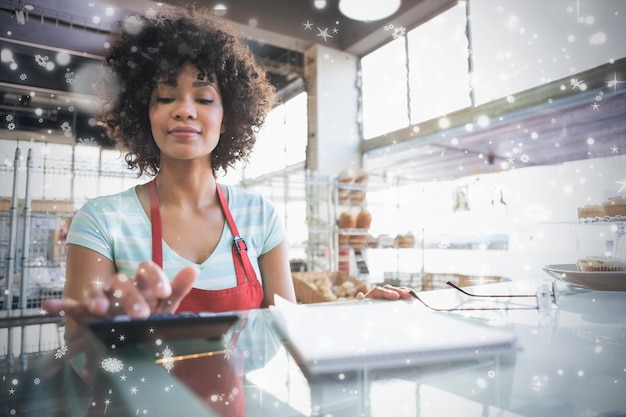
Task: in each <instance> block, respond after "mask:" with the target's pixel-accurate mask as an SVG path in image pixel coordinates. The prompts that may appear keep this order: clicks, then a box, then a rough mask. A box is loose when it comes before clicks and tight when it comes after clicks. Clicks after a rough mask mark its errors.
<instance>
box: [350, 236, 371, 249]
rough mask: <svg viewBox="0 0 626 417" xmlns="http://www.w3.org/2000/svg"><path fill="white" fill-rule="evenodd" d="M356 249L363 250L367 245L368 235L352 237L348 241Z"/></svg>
mask: <svg viewBox="0 0 626 417" xmlns="http://www.w3.org/2000/svg"><path fill="white" fill-rule="evenodd" d="M348 242H349V244H350V246H351V247H352V248H354V249H362V248H363V247H364V246H365V244H366V243H367V235H350V236H349V240H348Z"/></svg>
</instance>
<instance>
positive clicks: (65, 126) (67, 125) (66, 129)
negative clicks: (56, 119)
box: [61, 122, 72, 132]
mask: <svg viewBox="0 0 626 417" xmlns="http://www.w3.org/2000/svg"><path fill="white" fill-rule="evenodd" d="M61 130H62V131H64V132H71V131H72V127H71V126H70V123H69V122H63V123H62V124H61Z"/></svg>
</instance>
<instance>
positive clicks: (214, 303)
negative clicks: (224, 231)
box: [150, 178, 263, 313]
mask: <svg viewBox="0 0 626 417" xmlns="http://www.w3.org/2000/svg"><path fill="white" fill-rule="evenodd" d="M216 189H217V195H218V198H219V202H220V206H221V207H222V211H223V212H224V216H225V217H226V222H227V223H228V227H230V231H231V232H232V233H233V236H234V239H233V248H232V252H233V262H234V263H235V274H236V276H237V286H236V287H232V288H226V289H223V290H202V289H199V288H192V289H191V291H190V292H189V294H187V296H186V297H185V298H183V300H182V301H181V303H180V305H179V306H178V310H177V312H181V311H191V312H194V313H198V312H201V311H213V312H221V311H238V310H250V309H254V308H259V307H260V306H261V302H262V301H263V286H262V285H261V283H260V282H259V280H258V279H257V277H256V273H255V272H254V268H253V267H252V264H251V263H250V259H249V258H248V251H247V248H246V242H244V240H243V238H241V237H240V236H239V230H237V226H236V225H235V221H234V220H233V217H232V215H231V214H230V210H229V209H228V203H227V202H226V199H225V198H224V195H223V193H222V190H221V188H220V186H219V185H217V186H216ZM150 213H151V216H152V261H153V262H155V263H156V264H158V265H159V266H160V267H163V241H162V239H163V237H162V236H163V234H162V228H161V212H160V206H159V196H158V194H157V188H156V178H155V179H154V180H152V183H151V184H150Z"/></svg>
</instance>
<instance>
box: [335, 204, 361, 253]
mask: <svg viewBox="0 0 626 417" xmlns="http://www.w3.org/2000/svg"><path fill="white" fill-rule="evenodd" d="M356 219H357V216H355V215H353V214H351V213H349V212H347V211H344V212H343V213H341V214H340V215H339V220H337V225H338V226H339V229H340V230H341V229H354V228H355V227H356ZM349 244H350V235H347V234H343V233H339V247H345V246H348V245H349Z"/></svg>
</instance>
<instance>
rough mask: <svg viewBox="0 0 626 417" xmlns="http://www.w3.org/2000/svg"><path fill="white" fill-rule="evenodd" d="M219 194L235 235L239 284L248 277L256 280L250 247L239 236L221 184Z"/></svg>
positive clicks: (236, 270)
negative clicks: (249, 255)
mask: <svg viewBox="0 0 626 417" xmlns="http://www.w3.org/2000/svg"><path fill="white" fill-rule="evenodd" d="M217 196H218V197H219V199H220V205H221V206H222V211H223V212H224V216H225V217H226V222H228V227H230V231H231V232H232V234H233V236H234V238H233V249H232V252H233V261H234V262H235V274H236V276H237V285H241V284H243V283H245V281H246V278H247V281H248V282H250V281H254V280H256V279H257V277H256V272H255V271H254V268H253V267H252V263H251V262H250V258H249V257H248V247H247V246H246V242H245V241H244V240H243V238H242V237H241V236H239V230H238V229H237V225H236V224H235V220H233V216H232V215H231V214H230V210H229V209H228V203H227V202H226V199H225V198H224V194H223V193H222V188H221V187H220V186H219V184H217Z"/></svg>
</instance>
